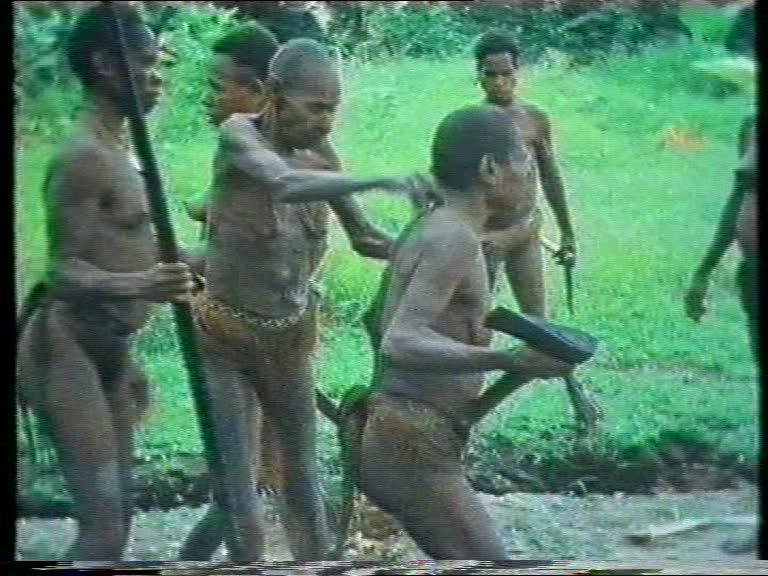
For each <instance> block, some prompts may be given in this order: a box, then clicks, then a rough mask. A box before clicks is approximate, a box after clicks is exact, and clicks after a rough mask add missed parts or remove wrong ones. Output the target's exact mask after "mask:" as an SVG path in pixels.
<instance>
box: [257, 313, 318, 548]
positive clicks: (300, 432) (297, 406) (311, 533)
mask: <svg viewBox="0 0 768 576" xmlns="http://www.w3.org/2000/svg"><path fill="white" fill-rule="evenodd" d="M314 322H315V320H314V318H312V317H310V318H305V319H304V320H303V321H302V325H301V326H299V327H297V328H296V330H295V333H296V338H295V339H294V341H293V345H292V346H288V347H287V348H285V349H282V346H278V345H276V346H273V347H272V349H273V354H272V356H271V357H270V358H269V362H265V363H264V364H265V366H264V368H263V370H260V373H259V375H258V376H259V377H260V378H261V379H262V382H261V384H260V386H259V388H258V390H259V396H260V398H261V400H262V403H263V406H264V411H265V413H266V415H267V417H268V418H269V420H270V423H271V424H272V425H273V426H274V431H275V433H276V435H277V437H278V439H279V442H278V444H279V448H278V450H279V452H280V454H281V458H282V468H283V471H284V475H285V476H284V480H285V481H284V490H283V497H284V499H285V513H284V514H283V519H284V520H283V521H284V523H285V526H286V533H287V534H288V539H289V541H290V542H289V543H290V546H291V552H292V553H293V557H294V559H295V560H300V561H304V560H322V559H324V557H325V556H326V555H327V554H328V553H329V552H330V548H331V544H330V538H329V534H328V526H327V522H326V516H325V509H324V506H323V499H322V492H321V490H320V478H319V468H318V463H317V453H316V433H317V411H316V410H317V408H316V405H315V389H314V382H313V379H312V369H311V365H310V356H311V350H312V343H313V341H314V330H315V326H314ZM309 333H311V334H309ZM281 340H282V339H281Z"/></svg>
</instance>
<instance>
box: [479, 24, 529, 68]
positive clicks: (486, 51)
mask: <svg viewBox="0 0 768 576" xmlns="http://www.w3.org/2000/svg"><path fill="white" fill-rule="evenodd" d="M505 53H506V54H509V55H510V56H511V57H512V63H513V64H514V66H515V67H517V66H518V65H519V63H520V49H519V48H518V47H517V41H516V40H515V38H514V36H512V35H511V34H509V33H508V32H504V31H503V30H491V31H490V32H486V33H485V34H483V35H482V36H481V37H480V39H479V40H478V41H477V44H476V45H475V60H476V61H477V64H478V66H479V65H480V63H481V62H482V61H483V59H484V58H485V57H486V56H489V55H490V54H505Z"/></svg>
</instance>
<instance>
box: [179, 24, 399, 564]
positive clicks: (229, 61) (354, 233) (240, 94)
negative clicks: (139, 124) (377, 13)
mask: <svg viewBox="0 0 768 576" xmlns="http://www.w3.org/2000/svg"><path fill="white" fill-rule="evenodd" d="M277 49H278V43H277V40H276V39H275V37H274V36H273V35H272V33H271V32H269V31H268V30H267V29H266V28H264V27H262V26H260V25H259V24H256V23H249V24H246V25H243V26H242V27H240V28H238V29H235V30H234V31H232V32H230V33H228V34H226V35H225V36H224V37H222V38H221V39H220V40H219V41H218V42H217V43H216V44H215V45H214V48H213V50H214V53H215V54H216V61H215V64H214V67H213V74H212V80H211V95H210V98H209V100H208V103H207V104H208V112H209V116H210V119H211V121H212V122H213V123H214V124H215V125H219V124H221V123H222V122H223V121H224V120H226V119H227V118H229V117H230V116H232V115H233V114H238V113H240V114H256V113H259V112H260V111H261V110H262V109H263V108H264V104H265V99H266V94H265V90H264V82H265V80H266V78H267V70H268V65H269V61H270V59H271V58H272V57H273V56H274V54H275V52H276V51H277ZM315 151H316V152H317V153H318V154H319V155H322V156H323V157H324V158H325V159H326V160H327V161H328V164H329V166H331V167H333V169H334V170H340V169H341V164H340V162H339V160H338V158H337V157H336V154H335V152H334V150H333V148H332V147H331V145H330V143H329V142H328V140H327V139H324V140H323V141H322V142H321V143H320V144H319V145H318V146H316V147H315ZM208 203H209V196H208V194H206V195H205V196H202V197H199V198H196V199H194V200H192V201H190V202H189V203H188V204H187V211H188V214H189V215H190V217H191V218H193V219H195V220H198V221H200V222H206V220H207V210H208ZM330 206H331V208H332V209H333V210H334V212H335V213H336V215H337V216H338V217H339V219H340V221H341V223H342V225H343V226H344V227H345V230H346V231H347V234H348V236H349V238H350V241H351V243H352V245H353V247H355V249H356V250H357V251H358V252H359V253H360V254H361V255H363V256H373V257H386V255H387V254H388V252H389V245H390V243H391V241H390V239H389V238H387V237H386V236H385V235H384V234H382V233H381V232H379V231H378V230H376V229H375V228H374V227H373V226H371V225H370V224H369V223H368V222H367V221H366V220H365V218H364V217H363V215H362V211H361V210H360V208H359V207H358V205H357V203H356V202H355V201H354V199H352V198H348V197H345V198H338V199H336V200H332V201H331V202H330ZM259 416H260V414H259V412H254V413H253V414H252V426H253V427H254V433H255V434H256V436H255V438H259V433H260V436H261V441H260V444H261V450H260V459H261V466H260V470H259V483H260V484H261V485H262V486H269V487H272V488H277V489H279V488H281V487H282V486H283V485H284V478H283V477H282V476H283V466H282V465H281V461H280V457H279V453H278V442H277V438H276V435H275V430H274V425H272V424H271V423H270V422H269V421H268V419H267V418H266V417H264V416H263V415H261V418H259ZM262 424H263V425H262ZM259 431H260V432H259ZM222 537H223V515H222V513H221V511H220V510H219V509H218V507H217V506H216V505H212V506H211V507H210V508H209V510H208V513H207V515H206V517H205V519H204V520H202V521H201V522H200V523H198V525H197V526H196V527H195V529H194V530H193V532H192V533H191V534H190V535H189V537H188V538H187V540H186V541H185V543H184V545H183V546H182V549H181V550H180V553H179V556H180V558H181V559H182V560H204V559H207V558H210V556H211V554H212V553H213V552H214V551H215V549H216V548H217V546H218V544H219V543H220V542H221V539H222Z"/></svg>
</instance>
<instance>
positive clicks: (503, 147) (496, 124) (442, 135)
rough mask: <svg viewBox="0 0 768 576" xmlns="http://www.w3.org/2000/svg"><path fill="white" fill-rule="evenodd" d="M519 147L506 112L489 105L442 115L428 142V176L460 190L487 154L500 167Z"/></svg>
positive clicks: (515, 132)
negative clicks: (430, 157) (429, 143)
mask: <svg viewBox="0 0 768 576" xmlns="http://www.w3.org/2000/svg"><path fill="white" fill-rule="evenodd" d="M521 148H522V139H521V137H520V133H519V132H518V130H517V128H516V127H515V125H514V124H512V123H511V122H510V121H509V117H508V116H507V114H506V112H504V110H502V109H501V108H498V107H496V106H492V105H489V104H481V105H472V106H466V107H464V108H461V109H460V110H456V111H455V112H452V113H450V114H449V115H448V116H446V117H445V118H444V119H443V121H442V122H440V125H439V126H438V127H437V130H436V131H435V136H434V138H433V140H432V174H433V175H434V177H435V178H436V179H437V181H438V182H440V183H441V184H442V185H444V186H446V187H448V188H450V189H453V190H463V189H466V188H468V187H469V186H471V185H472V183H473V182H474V181H475V179H476V178H477V175H478V172H479V170H480V161H481V160H482V158H483V157H484V156H486V155H490V156H492V157H493V159H494V160H496V161H497V162H499V163H500V164H506V163H507V162H508V161H509V156H510V154H511V153H513V152H515V151H516V150H518V149H521Z"/></svg>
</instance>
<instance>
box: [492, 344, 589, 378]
mask: <svg viewBox="0 0 768 576" xmlns="http://www.w3.org/2000/svg"><path fill="white" fill-rule="evenodd" d="M573 369H574V365H573V364H569V363H568V362H564V361H562V360H559V359H557V358H555V357H554V356H549V355H548V354H544V353H543V352H539V351H538V350H534V349H533V348H530V347H528V346H524V347H523V348H519V349H517V350H514V351H512V356H511V357H510V366H509V367H505V370H506V371H508V372H512V373H517V374H523V375H527V376H530V377H531V378H564V377H566V376H570V374H571V373H572V372H573Z"/></svg>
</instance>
